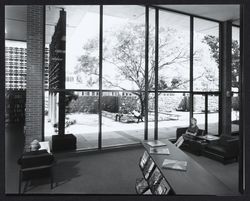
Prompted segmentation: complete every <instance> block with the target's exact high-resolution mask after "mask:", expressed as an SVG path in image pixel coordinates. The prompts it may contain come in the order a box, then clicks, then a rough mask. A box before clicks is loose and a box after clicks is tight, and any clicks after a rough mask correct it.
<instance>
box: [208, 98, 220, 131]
mask: <svg viewBox="0 0 250 201" xmlns="http://www.w3.org/2000/svg"><path fill="white" fill-rule="evenodd" d="M207 118H208V120H207V121H208V122H207V123H208V125H207V129H208V131H207V132H208V133H209V134H212V135H218V134H219V130H218V129H219V97H218V96H217V95H208V115H207Z"/></svg>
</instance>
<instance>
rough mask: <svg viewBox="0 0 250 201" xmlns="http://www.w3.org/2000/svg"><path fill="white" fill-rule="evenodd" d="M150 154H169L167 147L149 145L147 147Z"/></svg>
mask: <svg viewBox="0 0 250 201" xmlns="http://www.w3.org/2000/svg"><path fill="white" fill-rule="evenodd" d="M149 153H150V154H166V155H169V154H170V152H169V149H168V148H166V147H150V149H149Z"/></svg>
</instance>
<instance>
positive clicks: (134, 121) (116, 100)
mask: <svg viewBox="0 0 250 201" xmlns="http://www.w3.org/2000/svg"><path fill="white" fill-rule="evenodd" d="M63 7H64V9H65V11H66V13H67V15H66V16H67V17H66V21H67V28H66V51H65V53H66V67H65V89H63V90H62V91H63V92H64V93H65V94H64V95H65V97H64V100H65V101H64V104H65V106H64V107H65V134H69V133H73V134H75V135H76V136H77V142H78V144H77V148H78V149H80V148H97V147H98V148H102V147H109V146H117V145H127V144H133V143H138V142H140V141H141V140H144V139H146V138H147V137H148V139H154V138H155V137H156V138H157V137H158V138H159V139H163V138H174V137H175V134H176V132H175V131H176V128H177V127H186V126H188V124H189V120H190V116H194V117H196V118H197V120H198V126H199V127H200V128H201V129H204V130H206V132H207V133H209V134H215V135H218V134H220V133H219V130H220V129H219V116H220V115H219V100H220V98H219V97H220V94H221V91H220V85H219V84H220V73H219V72H220V70H219V61H220V58H219V55H220V54H219V50H220V49H219V47H220V44H219V42H220V41H219V23H218V22H215V21H210V20H205V19H201V18H198V17H191V16H189V15H185V14H180V13H176V12H173V11H167V10H164V9H158V8H154V7H150V8H149V12H148V15H149V16H148V18H147V17H146V11H147V9H146V7H145V6H136V5H126V6H120V5H112V6H111V5H105V6H63ZM60 9H61V8H59V7H57V6H48V7H47V16H46V19H47V21H46V36H47V37H46V42H47V44H49V43H50V42H51V39H50V36H51V35H52V34H53V30H54V26H55V24H56V23H57V21H58V18H59V11H60ZM100 11H102V12H100ZM100 13H102V15H100ZM147 19H148V22H147V21H146V20H147ZM147 23H148V25H149V26H146V24H147ZM192 25H193V26H192ZM147 33H148V35H147ZM237 33H238V32H237V28H236V27H234V28H233V46H232V48H233V49H232V53H233V57H232V65H233V71H232V75H233V78H232V91H233V92H234V95H233V98H232V103H233V104H232V105H233V106H232V124H233V126H232V127H233V130H235V129H237V121H238V119H239V118H238V109H237V104H238V102H237V101H238V94H237V93H238V85H239V84H238V80H239V72H238V70H237V69H238V64H239V51H238V49H237V48H239V40H238V35H237ZM100 36H101V37H100ZM147 36H148V38H146V37H147ZM147 41H148V43H146V42H147ZM146 44H148V47H147V48H146ZM190 45H193V48H192V47H190ZM236 49H237V51H236ZM146 50H148V52H145V51H146ZM192 50H193V51H192ZM191 51H192V52H191ZM190 55H191V56H190ZM100 56H101V57H100ZM146 67H147V68H146ZM146 70H147V72H146ZM146 75H148V77H147V79H146V78H145V76H146ZM146 80H148V82H147V83H146ZM146 89H147V90H148V91H146ZM59 91H60V90H56V91H51V90H47V92H46V96H45V101H46V111H45V114H46V117H45V118H47V119H46V121H45V128H46V130H47V129H48V131H49V130H50V131H51V132H47V131H46V132H45V133H46V135H48V137H49V136H51V135H52V134H56V133H57V124H58V114H52V113H53V111H54V112H57V111H58V104H59V102H60V101H58V93H59ZM49 94H52V95H53V96H51V97H50V96H49ZM146 95H147V97H146ZM47 97H48V98H47ZM146 100H148V101H147V102H146ZM51 104H52V105H51ZM53 104H54V105H53ZM99 104H100V105H99ZM146 107H147V108H146ZM100 108H101V111H100ZM145 115H148V116H145ZM52 117H53V119H52ZM145 120H146V122H145ZM49 133H51V134H49ZM146 134H148V135H147V136H146Z"/></svg>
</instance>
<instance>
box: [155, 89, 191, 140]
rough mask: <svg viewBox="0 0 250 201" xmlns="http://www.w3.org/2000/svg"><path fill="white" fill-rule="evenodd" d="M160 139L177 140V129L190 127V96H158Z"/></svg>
mask: <svg viewBox="0 0 250 201" xmlns="http://www.w3.org/2000/svg"><path fill="white" fill-rule="evenodd" d="M158 121H159V122H158V137H159V139H160V138H175V137H176V128H177V127H187V126H188V125H189V94H188V93H160V94H159V96H158Z"/></svg>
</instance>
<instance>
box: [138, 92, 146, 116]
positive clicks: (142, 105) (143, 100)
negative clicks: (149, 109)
mask: <svg viewBox="0 0 250 201" xmlns="http://www.w3.org/2000/svg"><path fill="white" fill-rule="evenodd" d="M139 99H140V104H141V111H140V113H141V116H144V111H145V104H144V102H145V99H144V97H143V95H142V94H140V95H139Z"/></svg>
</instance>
